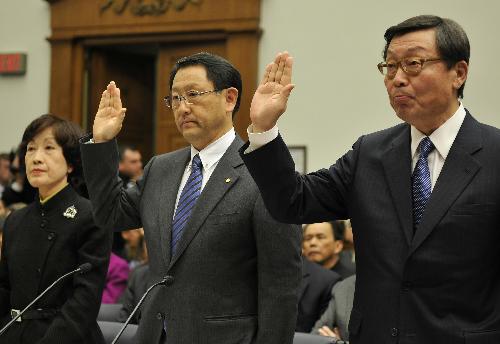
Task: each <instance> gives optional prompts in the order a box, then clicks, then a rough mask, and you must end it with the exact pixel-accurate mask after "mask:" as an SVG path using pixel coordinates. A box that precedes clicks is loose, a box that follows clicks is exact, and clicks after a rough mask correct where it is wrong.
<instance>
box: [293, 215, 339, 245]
mask: <svg viewBox="0 0 500 344" xmlns="http://www.w3.org/2000/svg"><path fill="white" fill-rule="evenodd" d="M321 223H323V222H321ZM325 223H328V224H329V225H330V227H331V229H332V235H333V239H334V240H342V241H344V237H345V230H346V227H345V222H344V220H335V221H327V222H325ZM310 225H312V223H308V224H304V226H303V227H302V234H304V235H305V233H306V230H307V227H309V226H310Z"/></svg>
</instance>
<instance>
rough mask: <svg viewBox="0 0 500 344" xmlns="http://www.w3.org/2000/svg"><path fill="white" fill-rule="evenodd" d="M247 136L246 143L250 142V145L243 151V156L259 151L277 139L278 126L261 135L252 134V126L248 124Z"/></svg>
mask: <svg viewBox="0 0 500 344" xmlns="http://www.w3.org/2000/svg"><path fill="white" fill-rule="evenodd" d="M247 134H248V141H249V142H250V145H249V146H248V148H247V149H245V152H244V153H245V154H248V153H251V152H253V151H254V150H256V149H259V148H260V147H262V146H264V145H266V144H268V143H269V142H271V141H272V140H274V139H275V138H277V137H278V134H279V130H278V126H277V125H275V126H274V127H272V128H271V129H269V130H268V131H264V132H262V133H254V132H253V125H252V124H250V125H249V126H248V128H247Z"/></svg>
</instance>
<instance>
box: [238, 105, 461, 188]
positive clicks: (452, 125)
mask: <svg viewBox="0 0 500 344" xmlns="http://www.w3.org/2000/svg"><path fill="white" fill-rule="evenodd" d="M464 119H465V109H464V106H463V104H462V103H461V102H460V106H459V107H458V109H457V111H456V112H455V113H454V114H453V116H451V117H450V118H449V119H448V120H447V121H446V122H444V123H443V124H442V125H441V126H440V127H439V128H437V129H436V130H434V132H433V133H432V134H431V135H430V136H429V138H430V139H431V141H432V143H433V144H434V147H436V149H434V150H433V151H432V152H431V153H429V156H428V157H427V162H428V163H429V171H430V174H431V182H432V186H431V189H434V185H436V181H437V179H438V177H439V174H440V173H441V169H442V168H443V165H444V161H445V160H446V157H447V156H448V153H449V151H450V149H451V146H452V145H453V142H454V141H455V138H456V137H457V134H458V131H459V130H460V127H461V126H462V123H463V121H464ZM247 133H248V140H249V142H250V145H249V146H248V148H247V149H246V150H245V153H250V152H252V151H254V150H256V149H258V148H260V147H262V146H264V145H265V144H267V143H269V142H271V141H272V140H274V139H275V138H276V137H278V126H277V125H275V126H274V127H273V128H271V129H269V130H268V131H265V132H263V133H254V132H253V126H252V124H250V126H249V127H248V129H247ZM424 137H425V134H423V133H422V132H420V131H419V130H418V129H417V128H415V127H414V126H411V156H412V168H411V170H412V172H413V169H414V168H415V165H416V164H417V161H418V158H419V156H420V151H418V152H417V148H418V145H419V144H420V141H422V139H423V138H424Z"/></svg>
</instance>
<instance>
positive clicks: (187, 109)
mask: <svg viewBox="0 0 500 344" xmlns="http://www.w3.org/2000/svg"><path fill="white" fill-rule="evenodd" d="M169 88H170V91H171V94H170V95H169V96H167V97H165V102H166V106H168V107H169V108H170V109H171V110H172V114H173V116H174V119H175V124H176V125H177V128H178V130H179V131H180V132H181V133H182V135H183V137H184V138H185V139H186V140H187V141H188V142H189V143H190V147H187V148H184V149H180V150H178V151H175V152H171V153H167V154H164V155H159V156H155V157H153V158H152V159H151V160H150V161H149V163H148V164H147V166H146V167H145V169H144V174H143V177H142V178H141V179H139V181H138V182H137V185H136V186H134V187H132V188H130V189H127V190H125V189H123V187H122V185H121V183H120V181H119V179H118V178H117V170H118V154H117V147H116V140H115V137H116V135H117V134H118V132H119V131H120V128H121V124H122V121H123V119H124V116H125V109H123V108H122V104H121V100H120V90H119V89H118V88H117V87H116V85H115V84H114V82H111V83H110V84H109V85H108V87H107V89H106V91H104V93H103V95H102V98H101V102H100V105H99V110H98V112H97V114H96V117H95V120H94V125H93V141H94V143H93V144H82V157H83V162H84V170H85V177H86V181H87V183H88V188H89V194H90V198H91V201H92V205H93V207H94V212H95V217H96V220H97V222H98V223H99V225H101V226H104V227H107V228H110V230H111V229H114V230H126V229H130V228H138V227H144V232H145V237H146V242H147V247H148V254H149V264H150V274H151V275H152V276H153V282H157V281H160V280H161V279H162V278H164V277H165V276H166V280H167V285H166V286H162V287H159V288H156V289H154V290H153V291H152V292H151V294H150V295H149V296H148V299H147V301H146V304H145V306H144V311H143V312H142V316H141V321H140V325H139V329H138V342H139V343H143V344H151V343H154V344H156V343H169V344H183V343H185V344H188V343H189V344H191V343H193V344H196V343H207V344H209V343H214V344H215V343H217V344H221V343H222V344H224V343H227V344H230V343H241V344H251V343H252V344H253V343H259V344H261V343H263V344H264V343H267V344H276V343H280V344H281V343H292V338H293V334H294V329H295V321H296V314H297V289H298V285H299V281H300V276H301V258H300V245H301V241H300V236H301V235H300V232H301V230H300V227H299V226H294V225H288V224H282V223H278V222H276V221H275V220H274V219H273V218H271V216H270V215H269V214H268V212H267V211H266V208H265V206H264V203H263V201H262V198H261V196H260V193H259V190H258V188H257V186H256V185H255V182H254V181H253V179H252V177H251V176H250V174H249V173H248V171H247V169H246V167H245V165H244V164H243V161H242V160H241V157H240V156H239V154H238V149H239V148H240V147H241V146H242V145H243V141H242V140H241V139H240V138H239V137H238V136H237V135H236V134H235V131H234V128H233V117H234V115H235V114H236V112H237V111H238V107H239V104H240V98H241V88H242V82H241V77H240V73H239V72H238V71H237V70H236V69H235V68H234V67H233V66H232V65H231V64H230V63H229V62H228V61H226V60H225V59H223V58H221V57H218V56H215V55H211V54H208V53H199V54H195V55H192V56H189V57H185V58H182V59H180V60H179V61H177V63H176V64H175V66H174V67H173V70H172V72H171V74H170V87H169Z"/></svg>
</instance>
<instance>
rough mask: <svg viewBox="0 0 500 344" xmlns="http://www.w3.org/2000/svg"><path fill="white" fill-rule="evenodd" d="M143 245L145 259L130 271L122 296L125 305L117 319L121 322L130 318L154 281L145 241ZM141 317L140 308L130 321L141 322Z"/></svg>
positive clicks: (133, 322)
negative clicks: (150, 271)
mask: <svg viewBox="0 0 500 344" xmlns="http://www.w3.org/2000/svg"><path fill="white" fill-rule="evenodd" d="M142 247H143V252H144V259H145V260H144V262H143V263H142V264H140V265H138V266H137V267H136V268H135V269H134V270H132V272H131V273H130V277H129V280H128V283H127V289H126V290H125V293H123V297H122V298H121V303H122V305H123V306H122V309H121V310H120V314H119V315H118V319H117V321H119V322H125V321H126V320H127V319H128V317H129V315H130V314H131V313H132V311H133V310H134V308H135V306H136V305H137V304H138V303H139V300H140V299H141V297H142V296H143V295H144V293H145V292H146V291H147V290H148V288H149V287H150V286H151V285H152V284H153V282H154V281H152V279H151V276H150V273H149V264H148V255H147V248H146V242H145V241H142ZM140 319H141V309H138V310H137V312H136V313H135V315H134V317H133V318H132V319H131V321H130V322H131V323H132V324H139V321H140Z"/></svg>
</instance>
